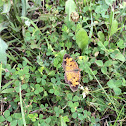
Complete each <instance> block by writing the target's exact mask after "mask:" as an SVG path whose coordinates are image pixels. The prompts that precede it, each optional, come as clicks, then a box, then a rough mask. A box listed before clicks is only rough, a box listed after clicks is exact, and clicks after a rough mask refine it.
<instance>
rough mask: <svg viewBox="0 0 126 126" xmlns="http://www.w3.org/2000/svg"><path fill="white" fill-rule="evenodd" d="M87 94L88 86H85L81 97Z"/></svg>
mask: <svg viewBox="0 0 126 126" xmlns="http://www.w3.org/2000/svg"><path fill="white" fill-rule="evenodd" d="M87 94H89V90H88V87H85V88H84V90H83V93H82V95H83V98H85V97H86V95H87Z"/></svg>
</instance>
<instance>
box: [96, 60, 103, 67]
mask: <svg viewBox="0 0 126 126" xmlns="http://www.w3.org/2000/svg"><path fill="white" fill-rule="evenodd" d="M95 63H96V64H97V65H98V66H103V62H102V60H96V61H95Z"/></svg>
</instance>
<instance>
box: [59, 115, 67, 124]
mask: <svg viewBox="0 0 126 126" xmlns="http://www.w3.org/2000/svg"><path fill="white" fill-rule="evenodd" d="M60 119H61V126H67V125H66V122H65V121H64V118H63V117H62V116H61V117H60Z"/></svg>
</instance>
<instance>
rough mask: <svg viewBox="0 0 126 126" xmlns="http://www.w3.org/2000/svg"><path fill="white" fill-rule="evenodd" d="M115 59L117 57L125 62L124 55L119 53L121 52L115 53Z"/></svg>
mask: <svg viewBox="0 0 126 126" xmlns="http://www.w3.org/2000/svg"><path fill="white" fill-rule="evenodd" d="M115 59H118V60H120V61H122V62H125V57H124V56H123V54H121V53H118V54H117V55H116V57H115Z"/></svg>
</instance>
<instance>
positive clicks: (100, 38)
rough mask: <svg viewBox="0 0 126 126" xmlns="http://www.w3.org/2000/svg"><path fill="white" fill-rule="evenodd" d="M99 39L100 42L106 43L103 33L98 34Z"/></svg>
mask: <svg viewBox="0 0 126 126" xmlns="http://www.w3.org/2000/svg"><path fill="white" fill-rule="evenodd" d="M98 38H99V40H100V41H102V42H104V41H105V36H104V34H103V32H102V31H99V32H98Z"/></svg>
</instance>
